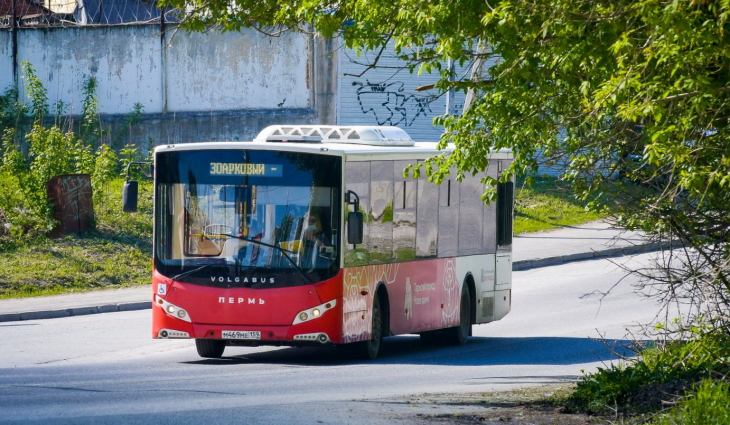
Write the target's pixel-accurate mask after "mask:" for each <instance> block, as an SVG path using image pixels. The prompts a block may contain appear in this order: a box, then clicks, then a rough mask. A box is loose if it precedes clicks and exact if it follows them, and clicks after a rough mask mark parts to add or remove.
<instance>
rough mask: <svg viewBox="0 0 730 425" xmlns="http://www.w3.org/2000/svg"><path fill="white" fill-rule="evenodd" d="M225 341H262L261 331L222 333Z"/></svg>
mask: <svg viewBox="0 0 730 425" xmlns="http://www.w3.org/2000/svg"><path fill="white" fill-rule="evenodd" d="M221 338H223V339H261V332H259V331H222V332H221Z"/></svg>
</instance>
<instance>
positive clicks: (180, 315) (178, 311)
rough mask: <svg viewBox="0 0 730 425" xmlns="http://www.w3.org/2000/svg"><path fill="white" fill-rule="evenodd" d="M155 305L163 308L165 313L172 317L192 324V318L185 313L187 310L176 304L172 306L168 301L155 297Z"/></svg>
mask: <svg viewBox="0 0 730 425" xmlns="http://www.w3.org/2000/svg"><path fill="white" fill-rule="evenodd" d="M155 303H157V305H159V306H160V307H162V309H163V310H164V311H165V313H167V314H169V315H170V316H172V317H174V318H176V319H180V320H184V321H186V322H191V320H190V316H189V315H188V312H187V311H185V309H182V308H180V307H178V306H176V305H175V304H171V303H169V302H167V300H164V299H162V298H160V297H159V296H155Z"/></svg>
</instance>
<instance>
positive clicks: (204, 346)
mask: <svg viewBox="0 0 730 425" xmlns="http://www.w3.org/2000/svg"><path fill="white" fill-rule="evenodd" d="M195 348H197V349H198V355H199V356H200V357H204V358H206V359H219V358H221V356H222V355H223V351H224V350H225V349H226V342H225V341H221V340H220V339H196V340H195Z"/></svg>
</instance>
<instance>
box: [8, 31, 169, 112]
mask: <svg viewBox="0 0 730 425" xmlns="http://www.w3.org/2000/svg"><path fill="white" fill-rule="evenodd" d="M24 61H27V62H30V64H31V65H33V68H35V71H36V73H37V75H38V77H39V78H40V79H41V80H42V81H43V84H44V86H45V87H46V89H47V90H48V103H49V104H51V105H53V104H54V103H55V102H57V101H63V102H64V103H66V104H67V105H68V109H67V112H68V113H70V114H80V113H81V111H82V104H83V100H84V95H83V86H84V82H85V81H86V80H88V78H89V77H92V76H93V77H96V79H97V83H98V89H97V93H96V94H97V97H98V100H99V111H100V112H102V113H107V114H125V113H128V112H130V111H131V110H132V108H133V107H134V104H135V103H136V102H139V103H141V104H142V105H143V106H144V110H145V112H153V113H154V112H162V97H161V93H162V86H161V83H162V77H161V74H160V73H161V70H162V68H161V60H160V41H159V29H158V27H155V26H151V25H150V26H119V27H70V28H43V29H23V30H22V31H19V32H18V62H19V63H22V62H24ZM19 75H21V74H19ZM19 85H20V86H21V87H19V89H20V90H19V91H20V96H21V98H26V93H25V88H24V87H23V86H24V85H25V82H24V81H23V80H22V79H21V81H20V83H19Z"/></svg>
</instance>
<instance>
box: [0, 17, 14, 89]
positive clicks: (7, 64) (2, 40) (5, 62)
mask: <svg viewBox="0 0 730 425" xmlns="http://www.w3.org/2000/svg"><path fill="white" fill-rule="evenodd" d="M12 39H13V35H12V32H10V29H8V28H4V29H0V92H5V90H6V89H7V88H8V87H9V86H12V85H13V59H12V58H13V52H12Z"/></svg>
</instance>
